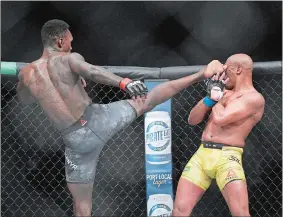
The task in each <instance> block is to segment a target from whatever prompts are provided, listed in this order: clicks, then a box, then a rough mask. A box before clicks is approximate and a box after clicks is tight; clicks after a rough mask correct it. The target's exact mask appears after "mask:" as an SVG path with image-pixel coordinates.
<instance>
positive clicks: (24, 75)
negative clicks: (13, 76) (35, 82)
mask: <svg viewBox="0 0 283 217" xmlns="http://www.w3.org/2000/svg"><path fill="white" fill-rule="evenodd" d="M35 71H36V67H35V65H34V63H29V64H27V65H26V66H25V67H23V68H22V69H21V71H20V72H19V74H18V78H19V80H20V81H23V82H25V81H27V80H29V79H30V78H31V77H32V76H33V75H34V73H35Z"/></svg>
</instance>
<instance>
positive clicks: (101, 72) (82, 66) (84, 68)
mask: <svg viewBox="0 0 283 217" xmlns="http://www.w3.org/2000/svg"><path fill="white" fill-rule="evenodd" d="M69 65H70V68H71V69H72V71H73V72H75V73H77V74H79V75H80V76H82V77H84V78H87V79H90V80H92V81H94V82H97V83H101V84H106V85H111V86H114V87H119V84H120V81H121V80H122V79H123V78H121V77H120V76H117V75H115V74H113V73H111V72H108V71H106V70H105V69H104V68H103V67H100V66H95V65H91V64H89V63H87V62H85V61H84V59H83V57H82V56H81V55H79V54H76V53H73V54H71V55H70V58H69Z"/></svg>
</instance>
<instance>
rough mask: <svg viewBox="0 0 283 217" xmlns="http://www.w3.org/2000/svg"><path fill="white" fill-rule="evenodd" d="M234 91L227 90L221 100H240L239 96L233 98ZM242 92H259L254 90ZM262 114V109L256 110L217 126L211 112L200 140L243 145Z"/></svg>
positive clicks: (228, 101) (227, 102)
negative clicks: (247, 115)
mask: <svg viewBox="0 0 283 217" xmlns="http://www.w3.org/2000/svg"><path fill="white" fill-rule="evenodd" d="M233 94H234V92H232V91H229V92H228V93H227V94H225V96H224V97H223V98H222V99H221V101H226V102H225V103H226V104H229V103H231V102H232V100H241V97H239V98H236V99H235V98H233ZM243 94H259V93H257V92H256V90H254V91H253V90H252V91H251V92H247V93H243ZM262 114H263V109H261V110H258V111H256V112H255V113H254V114H253V115H251V116H249V117H247V118H244V119H242V120H239V121H237V122H234V123H230V124H228V125H225V126H217V125H216V124H215V123H214V122H213V114H212V113H211V115H210V117H209V119H208V122H207V124H206V127H205V129H204V132H203V134H202V141H211V142H215V143H222V144H226V145H231V146H237V147H244V146H245V140H246V138H247V136H248V135H249V133H250V132H251V130H252V128H253V127H254V126H255V125H256V124H257V123H258V122H259V121H260V120H261V117H262Z"/></svg>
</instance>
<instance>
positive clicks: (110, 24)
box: [1, 2, 282, 217]
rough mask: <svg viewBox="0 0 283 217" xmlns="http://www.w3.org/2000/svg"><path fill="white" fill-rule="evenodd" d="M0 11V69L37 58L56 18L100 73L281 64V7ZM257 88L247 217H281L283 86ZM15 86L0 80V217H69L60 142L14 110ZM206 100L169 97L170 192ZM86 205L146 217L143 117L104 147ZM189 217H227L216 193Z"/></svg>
mask: <svg viewBox="0 0 283 217" xmlns="http://www.w3.org/2000/svg"><path fill="white" fill-rule="evenodd" d="M1 7H2V9H1V14H2V15H1V16H2V17H1V18H2V19H1V22H2V25H1V27H2V28H1V39H2V41H1V48H2V51H1V54H2V56H1V60H2V61H17V62H30V61H33V60H35V59H37V58H39V57H40V55H41V52H42V45H41V39H40V29H41V26H42V25H43V24H44V22H46V21H47V20H49V19H54V18H57V19H63V20H65V21H66V22H68V23H69V24H70V26H71V29H70V30H71V32H72V33H73V35H74V43H73V51H76V52H79V53H81V54H82V55H83V56H84V57H85V58H86V60H87V61H89V62H90V63H93V64H97V65H133V66H149V67H165V66H176V65H201V64H207V63H208V62H209V61H211V60H213V59H219V60H220V61H223V62H224V61H225V60H226V58H227V57H228V56H229V55H231V54H234V53H238V52H241V53H247V54H249V55H251V57H252V58H253V60H254V61H261V62H263V61H276V60H282V50H281V48H282V2H1ZM266 70H267V71H268V69H266ZM254 81H255V87H256V88H257V89H258V90H259V91H260V92H261V93H262V94H263V95H264V97H265V99H266V105H267V106H266V109H265V114H264V117H263V120H262V121H261V123H260V124H258V125H257V126H256V128H255V129H254V130H253V131H252V133H251V135H250V136H249V137H248V140H247V147H246V148H245V152H244V156H243V160H244V169H245V171H246V176H247V181H248V185H249V198H250V208H251V214H252V216H281V213H282V211H281V210H282V209H281V201H282V199H281V194H282V193H281V192H282V191H281V186H282V179H281V177H282V165H281V162H282V154H281V147H282V107H281V105H282V78H281V75H274V74H272V72H270V75H265V76H257V75H255V76H254ZM14 85H15V79H13V78H8V79H7V78H5V77H3V78H2V80H1V86H2V87H1V97H2V98H1V103H2V110H1V118H2V129H1V131H2V134H1V140H2V151H1V152H2V153H1V156H2V160H1V169H2V177H1V178H2V189H1V191H2V201H1V206H2V216H7V217H8V216H71V215H72V211H71V199H70V195H69V193H68V191H67V189H66V183H65V179H64V152H63V150H64V149H63V147H64V146H63V143H62V140H61V138H60V135H59V134H58V133H57V132H56V131H55V130H54V129H53V128H52V126H51V125H50V122H49V121H48V120H47V119H46V118H45V117H44V115H43V114H42V111H41V109H40V108H39V107H38V106H35V105H32V106H22V105H19V104H18V101H17V99H16V95H15V89H14ZM86 89H87V91H88V92H89V94H90V96H91V97H92V98H93V100H94V102H100V103H108V102H110V101H116V100H118V99H124V98H125V95H124V94H123V93H122V92H119V91H118V89H115V88H114V89H111V88H109V87H105V86H101V85H97V84H94V83H93V82H90V81H88V86H87V88H86ZM204 95H205V91H204V88H203V85H202V84H197V85H194V86H193V87H190V88H188V89H187V90H185V91H182V92H181V93H180V94H178V95H177V96H176V97H174V98H173V104H172V106H173V107H172V109H173V119H172V124H173V125H172V126H173V159H174V165H173V166H174V180H175V182H174V188H176V184H177V180H178V179H179V177H180V174H181V172H182V170H183V168H184V166H185V164H186V162H187V160H188V159H189V158H190V157H191V156H192V154H193V153H194V151H196V149H197V146H198V144H199V138H200V135H201V131H202V129H203V127H204V124H201V125H200V126H195V127H191V126H188V124H187V123H186V119H187V115H188V111H189V110H190V109H191V108H192V106H193V105H195V103H196V102H197V101H198V100H200V99H201V98H202V97H203V96H204ZM188 99H190V100H188ZM93 203H94V210H95V214H96V215H97V216H99V215H100V216H101V215H108V216H121V215H122V216H145V215H146V213H145V211H146V201H145V176H144V141H143V119H142V118H139V119H138V120H137V121H136V122H135V123H134V124H133V125H132V126H130V127H128V128H127V129H125V130H124V131H122V132H121V133H119V134H118V135H117V136H115V138H114V139H113V140H111V141H110V142H109V143H108V144H107V146H106V147H105V149H104V151H103V153H102V155H101V157H100V161H99V165H98V172H97V178H96V182H95V192H94V200H93ZM193 215H194V216H227V215H229V212H228V208H227V206H226V204H225V202H224V200H223V199H222V196H221V194H220V193H219V191H218V189H217V187H216V186H215V185H212V187H211V188H210V189H209V190H208V192H207V194H206V195H205V196H204V198H203V200H202V201H201V202H200V203H199V204H198V206H197V207H196V209H195V210H194V213H193Z"/></svg>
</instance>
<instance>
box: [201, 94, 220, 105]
mask: <svg viewBox="0 0 283 217" xmlns="http://www.w3.org/2000/svg"><path fill="white" fill-rule="evenodd" d="M216 103H217V102H216V101H214V100H213V99H211V98H209V97H208V96H206V97H204V98H203V104H205V105H206V106H207V107H209V108H212V107H213V106H214V105H215V104H216Z"/></svg>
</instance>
